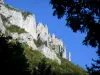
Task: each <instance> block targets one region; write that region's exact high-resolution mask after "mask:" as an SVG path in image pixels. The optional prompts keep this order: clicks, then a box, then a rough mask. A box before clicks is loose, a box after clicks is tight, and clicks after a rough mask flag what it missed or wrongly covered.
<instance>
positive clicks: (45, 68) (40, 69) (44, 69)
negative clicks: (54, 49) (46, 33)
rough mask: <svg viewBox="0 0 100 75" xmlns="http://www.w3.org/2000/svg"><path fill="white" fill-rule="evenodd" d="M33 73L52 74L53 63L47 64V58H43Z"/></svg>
mask: <svg viewBox="0 0 100 75" xmlns="http://www.w3.org/2000/svg"><path fill="white" fill-rule="evenodd" d="M33 75H52V70H51V65H47V64H46V60H45V59H43V60H42V61H41V62H40V63H39V64H38V65H37V66H36V67H35V68H34V72H33Z"/></svg>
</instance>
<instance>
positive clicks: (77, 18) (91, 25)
mask: <svg viewBox="0 0 100 75" xmlns="http://www.w3.org/2000/svg"><path fill="white" fill-rule="evenodd" d="M50 3H51V4H52V6H53V9H54V13H53V15H54V16H57V17H58V19H61V18H62V17H63V16H65V17H66V26H68V27H70V28H71V29H72V30H73V32H77V31H80V32H81V33H86V34H87V35H86V37H85V39H84V41H83V44H85V45H90V46H92V47H98V50H97V54H98V57H99V59H98V60H96V61H95V62H96V63H95V64H92V67H91V69H90V68H89V67H88V70H89V72H90V73H93V72H96V73H99V74H100V34H99V33H100V0H51V1H50Z"/></svg>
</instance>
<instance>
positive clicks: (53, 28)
mask: <svg viewBox="0 0 100 75" xmlns="http://www.w3.org/2000/svg"><path fill="white" fill-rule="evenodd" d="M4 2H5V3H6V4H9V5H11V6H13V7H15V8H18V9H19V10H23V11H28V12H31V13H33V14H34V15H35V19H36V23H39V22H42V23H43V24H44V25H47V26H48V29H49V32H50V34H52V33H54V34H55V35H56V37H58V38H60V39H62V40H63V42H64V44H65V45H66V51H67V53H68V52H69V51H70V52H71V60H72V61H71V62H72V63H74V64H76V65H79V66H80V67H82V68H84V69H86V66H85V65H88V66H91V63H92V58H94V59H95V58H97V55H96V53H95V51H96V49H95V48H92V47H90V46H85V45H83V44H82V41H83V40H84V38H85V36H86V34H85V33H84V34H81V33H80V32H77V33H74V32H73V31H72V30H71V29H70V28H68V27H67V26H65V24H66V21H65V18H62V19H58V18H57V16H53V9H52V6H51V5H50V3H49V2H50V0H4Z"/></svg>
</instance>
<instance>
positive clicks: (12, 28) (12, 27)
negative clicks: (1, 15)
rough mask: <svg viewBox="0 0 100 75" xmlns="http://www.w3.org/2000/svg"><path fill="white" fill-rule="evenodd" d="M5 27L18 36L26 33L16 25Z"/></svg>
mask: <svg viewBox="0 0 100 75" xmlns="http://www.w3.org/2000/svg"><path fill="white" fill-rule="evenodd" d="M5 27H6V29H7V30H8V31H9V32H17V33H18V34H21V33H26V31H25V30H24V29H23V28H20V27H18V26H15V25H11V26H5Z"/></svg>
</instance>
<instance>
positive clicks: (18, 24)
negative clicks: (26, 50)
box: [0, 4, 66, 64]
mask: <svg viewBox="0 0 100 75" xmlns="http://www.w3.org/2000/svg"><path fill="white" fill-rule="evenodd" d="M0 31H1V32H2V33H5V34H7V35H10V36H12V37H13V39H18V40H19V41H20V42H22V43H23V42H26V43H27V44H28V45H29V46H30V47H32V49H33V50H39V51H41V52H42V53H43V54H44V55H45V56H46V57H47V58H50V59H53V60H57V61H58V63H59V64H60V63H61V61H60V59H59V58H58V56H57V55H58V54H59V55H60V56H62V57H63V58H66V48H65V45H64V44H63V41H62V40H61V39H58V38H57V37H56V36H55V34H52V35H50V33H49V32H48V27H47V26H45V25H43V24H42V23H39V24H37V25H36V20H35V16H34V15H33V14H31V13H29V12H24V11H20V10H18V9H15V8H13V7H11V6H8V5H6V4H1V7H0Z"/></svg>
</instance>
